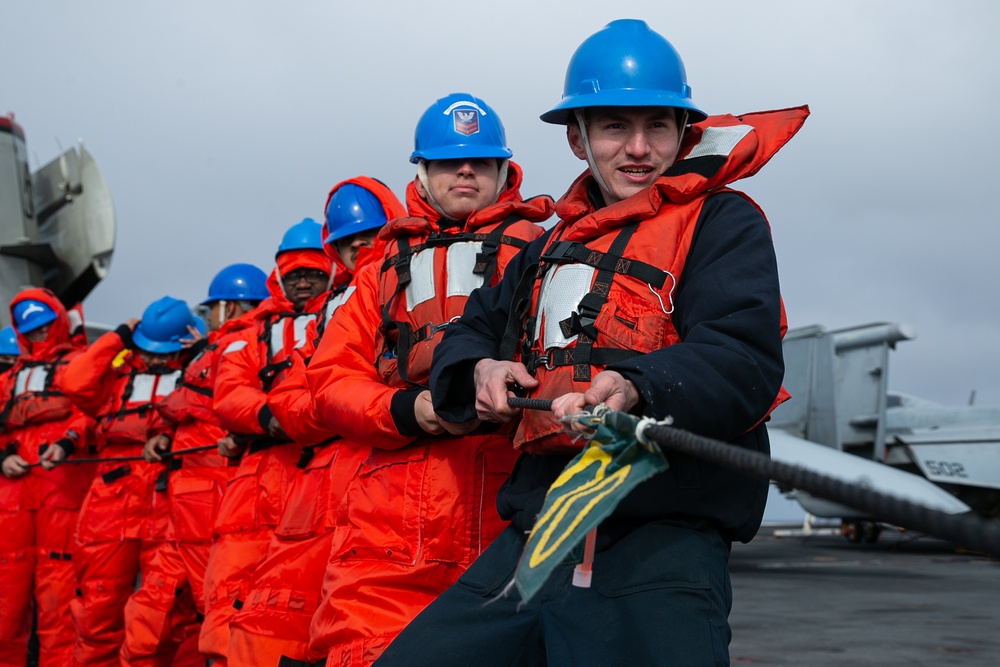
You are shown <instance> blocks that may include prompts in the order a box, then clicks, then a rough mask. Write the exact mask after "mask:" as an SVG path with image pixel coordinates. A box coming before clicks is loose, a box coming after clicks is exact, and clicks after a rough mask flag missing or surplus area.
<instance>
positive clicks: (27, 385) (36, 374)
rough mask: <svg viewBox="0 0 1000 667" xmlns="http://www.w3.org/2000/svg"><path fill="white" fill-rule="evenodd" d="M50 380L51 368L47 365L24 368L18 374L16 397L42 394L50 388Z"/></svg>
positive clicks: (15, 387) (15, 389)
mask: <svg viewBox="0 0 1000 667" xmlns="http://www.w3.org/2000/svg"><path fill="white" fill-rule="evenodd" d="M48 379H49V367H48V366H47V365H46V366H32V367H30V368H22V369H21V371H20V372H19V373H18V374H17V381H16V382H15V385H14V395H15V396H20V395H21V394H24V393H27V392H35V393H41V392H43V391H45V388H46V387H47V386H48Z"/></svg>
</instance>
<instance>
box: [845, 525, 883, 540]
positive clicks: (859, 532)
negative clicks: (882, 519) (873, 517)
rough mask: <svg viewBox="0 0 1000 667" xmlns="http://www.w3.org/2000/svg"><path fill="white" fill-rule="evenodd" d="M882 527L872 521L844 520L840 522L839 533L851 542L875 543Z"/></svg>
mask: <svg viewBox="0 0 1000 667" xmlns="http://www.w3.org/2000/svg"><path fill="white" fill-rule="evenodd" d="M881 532H882V527H881V526H880V525H878V524H877V523H875V522H874V521H845V522H844V523H842V524H840V533H841V535H843V536H844V537H846V538H847V541H848V542H850V543H851V544H861V543H862V542H864V543H865V544H875V543H876V542H878V536H879V534H880V533H881Z"/></svg>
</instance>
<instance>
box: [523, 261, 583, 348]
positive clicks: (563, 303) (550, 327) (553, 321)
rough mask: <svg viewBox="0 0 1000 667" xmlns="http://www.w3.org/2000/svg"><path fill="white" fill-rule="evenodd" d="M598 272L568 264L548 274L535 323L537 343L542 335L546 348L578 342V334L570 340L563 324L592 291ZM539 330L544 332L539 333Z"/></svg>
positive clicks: (541, 293) (540, 292)
mask: <svg viewBox="0 0 1000 667" xmlns="http://www.w3.org/2000/svg"><path fill="white" fill-rule="evenodd" d="M596 272H597V269H595V268H594V267H592V266H587V265H586V264H564V265H563V266H557V267H556V268H555V269H552V270H551V271H549V272H548V273H546V274H545V278H543V279H542V287H541V289H540V291H539V296H538V322H537V323H536V324H535V340H539V333H541V339H540V340H541V342H542V349H543V350H549V349H552V348H553V347H566V346H567V345H569V344H570V343H571V342H573V341H574V340H576V335H573V336H570V337H569V338H566V337H565V336H563V335H562V329H560V328H559V323H560V322H561V321H563V320H565V319H566V318H567V317H569V316H570V315H571V314H573V313H574V312H575V311H576V307H577V306H579V305H580V300H581V299H583V297H584V296H586V294H587V292H589V291H590V285H591V283H593V282H594V274H595V273H596ZM539 327H544V330H543V331H541V332H539Z"/></svg>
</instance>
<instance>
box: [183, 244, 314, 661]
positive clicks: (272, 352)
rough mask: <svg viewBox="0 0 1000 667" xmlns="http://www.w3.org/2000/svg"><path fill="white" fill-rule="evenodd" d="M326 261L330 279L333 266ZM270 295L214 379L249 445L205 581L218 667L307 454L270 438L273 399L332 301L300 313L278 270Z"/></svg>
mask: <svg viewBox="0 0 1000 667" xmlns="http://www.w3.org/2000/svg"><path fill="white" fill-rule="evenodd" d="M293 252H298V251H293ZM289 254H290V253H289ZM320 254H321V253H319V252H318V251H307V252H302V253H301V255H302V257H303V261H304V262H306V263H305V264H304V266H306V267H308V268H318V266H317V265H316V259H315V257H310V256H315V255H320ZM293 259H294V258H293ZM324 261H325V266H326V270H327V271H330V270H331V266H330V263H329V261H328V260H324ZM293 266H294V265H293ZM267 287H268V292H269V293H270V295H271V296H270V297H269V298H267V299H265V300H264V301H263V302H262V303H261V304H260V305H259V306H257V308H255V309H254V310H253V311H251V312H250V314H249V317H250V318H251V319H252V321H253V326H250V327H248V328H246V329H244V330H242V331H240V332H238V333H237V334H236V335H235V337H234V340H232V341H231V342H229V343H228V344H227V345H226V347H225V348H223V349H222V352H221V356H220V359H219V365H218V369H217V373H216V379H215V390H214V400H213V407H214V409H215V412H216V415H217V417H218V419H219V423H220V424H221V425H222V427H223V428H224V429H226V430H227V431H229V432H230V433H231V434H233V436H234V437H236V438H238V439H241V440H243V441H244V442H246V443H247V448H246V450H245V451H244V453H243V456H242V458H241V460H240V464H239V467H238V468H237V470H236V473H235V475H234V476H233V478H232V479H231V480H230V481H229V483H228V484H227V486H226V490H225V492H224V493H223V497H222V503H221V504H220V506H219V513H218V516H217V517H216V522H215V527H214V530H215V541H214V543H213V544H212V549H211V552H210V554H209V561H208V566H207V568H206V573H205V619H204V621H203V623H202V628H201V636H200V639H199V643H198V647H199V649H200V650H201V652H202V653H204V654H205V655H206V656H208V657H210V658H211V659H213V660H215V661H216V664H217V665H225V664H227V662H226V660H227V655H228V651H229V623H230V621H231V620H232V616H233V614H234V612H235V611H236V609H238V608H239V607H240V606H242V604H243V600H245V599H246V594H247V590H248V587H249V584H250V580H251V575H252V574H253V572H254V570H256V569H257V566H258V565H260V563H261V562H262V561H263V560H264V557H265V555H266V554H267V545H268V542H269V541H270V539H271V535H272V534H273V532H274V526H275V525H276V524H277V523H278V519H279V518H280V516H281V509H282V507H283V505H284V498H285V495H286V494H287V492H288V483H289V480H290V478H291V475H292V471H294V470H295V464H296V462H297V461H298V458H299V453H300V451H301V446H299V445H297V444H295V443H294V442H292V441H289V440H288V439H286V438H281V439H275V438H272V437H271V436H269V435H268V424H269V422H270V421H271V417H272V413H271V410H270V408H269V407H268V405H267V397H268V394H269V392H270V391H271V389H272V387H273V386H274V385H276V384H277V383H279V382H280V381H281V380H282V379H283V378H284V376H285V375H286V374H287V371H288V369H289V368H290V367H291V363H292V362H291V355H292V353H293V351H294V350H297V349H299V348H301V347H302V346H303V345H305V344H306V343H307V341H308V333H307V332H308V325H309V324H310V323H311V322H312V321H314V320H315V319H316V315H317V313H318V312H319V311H320V309H321V308H322V307H323V305H324V303H325V301H326V296H327V294H326V293H325V292H324V293H322V294H320V295H318V296H316V297H314V298H312V299H310V300H309V301H308V302H306V304H305V306H304V307H303V309H302V310H301V311H295V310H294V308H293V306H292V303H291V302H290V301H289V300H288V298H287V297H286V296H285V294H284V291H283V290H282V287H281V283H280V281H279V279H278V274H277V271H276V270H275V271H272V272H271V275H270V276H269V277H268V280H267Z"/></svg>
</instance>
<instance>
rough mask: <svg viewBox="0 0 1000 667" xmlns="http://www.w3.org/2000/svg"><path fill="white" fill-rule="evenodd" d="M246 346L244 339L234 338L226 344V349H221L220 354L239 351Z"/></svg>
mask: <svg viewBox="0 0 1000 667" xmlns="http://www.w3.org/2000/svg"><path fill="white" fill-rule="evenodd" d="M246 346H247V342H246V341H245V340H234V341H233V342H232V343H230V344H229V345H227V346H226V349H224V350H223V351H222V354H229V353H230V352H239V351H240V350H242V349H243V348H245V347H246Z"/></svg>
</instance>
